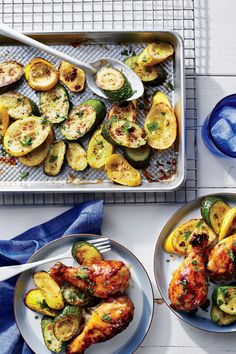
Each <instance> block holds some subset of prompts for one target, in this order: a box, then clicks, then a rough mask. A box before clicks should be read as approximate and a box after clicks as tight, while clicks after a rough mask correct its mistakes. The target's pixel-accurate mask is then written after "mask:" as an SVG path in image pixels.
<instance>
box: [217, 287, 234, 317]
mask: <svg viewBox="0 0 236 354" xmlns="http://www.w3.org/2000/svg"><path fill="white" fill-rule="evenodd" d="M212 299H213V302H214V304H216V305H217V306H218V307H219V308H220V310H222V311H223V312H225V313H228V314H229V315H236V286H232V285H230V286H226V285H225V286H218V287H217V288H216V289H215V290H214V293H213V296H212Z"/></svg>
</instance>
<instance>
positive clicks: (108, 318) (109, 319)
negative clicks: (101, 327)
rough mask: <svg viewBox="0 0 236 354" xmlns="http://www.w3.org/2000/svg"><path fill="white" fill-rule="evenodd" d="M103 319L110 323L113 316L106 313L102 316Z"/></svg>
mask: <svg viewBox="0 0 236 354" xmlns="http://www.w3.org/2000/svg"><path fill="white" fill-rule="evenodd" d="M102 319H103V321H108V322H110V321H111V320H112V318H111V316H109V315H108V314H106V313H105V314H104V315H103V316H102Z"/></svg>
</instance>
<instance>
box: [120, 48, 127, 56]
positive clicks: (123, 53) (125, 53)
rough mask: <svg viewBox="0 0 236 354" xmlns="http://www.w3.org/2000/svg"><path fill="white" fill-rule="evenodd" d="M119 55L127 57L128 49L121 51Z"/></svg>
mask: <svg viewBox="0 0 236 354" xmlns="http://www.w3.org/2000/svg"><path fill="white" fill-rule="evenodd" d="M120 54H121V55H126V56H128V55H129V51H128V49H124V50H122V51H121V52H120Z"/></svg>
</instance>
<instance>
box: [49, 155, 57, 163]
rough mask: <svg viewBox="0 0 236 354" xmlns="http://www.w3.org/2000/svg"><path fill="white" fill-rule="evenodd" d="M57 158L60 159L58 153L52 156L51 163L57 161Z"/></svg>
mask: <svg viewBox="0 0 236 354" xmlns="http://www.w3.org/2000/svg"><path fill="white" fill-rule="evenodd" d="M57 159H58V156H57V155H52V156H50V159H49V163H52V162H55V161H57Z"/></svg>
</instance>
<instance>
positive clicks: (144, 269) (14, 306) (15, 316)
mask: <svg viewBox="0 0 236 354" xmlns="http://www.w3.org/2000/svg"><path fill="white" fill-rule="evenodd" d="M73 237H91V238H93V237H94V238H100V237H107V238H108V239H109V241H111V242H113V243H115V244H117V245H118V246H119V247H121V248H123V250H124V251H125V252H126V253H128V254H130V255H131V256H132V257H133V258H135V260H136V261H137V262H138V263H139V265H140V266H141V268H142V269H143V271H144V274H145V275H146V278H147V280H148V283H149V285H150V290H151V294H152V301H151V302H150V301H149V305H150V309H151V316H150V318H149V322H148V326H147V327H146V330H145V333H144V334H143V335H142V339H141V340H140V342H139V343H137V345H136V348H134V349H133V352H132V353H134V352H135V351H136V350H137V349H138V348H139V347H140V345H141V344H142V343H143V341H144V340H145V338H146V336H147V334H148V332H149V330H150V327H151V324H152V320H153V316H154V290H153V286H152V282H151V279H150V277H149V275H148V272H147V270H146V268H145V267H144V265H143V264H142V262H141V261H140V260H139V259H138V258H137V256H136V255H135V254H134V253H133V252H131V251H130V250H129V249H128V248H127V247H125V246H123V245H122V244H121V243H119V242H117V241H114V240H113V239H112V238H109V237H108V236H105V235H98V234H89V233H78V234H69V235H65V236H59V237H58V238H56V239H55V240H52V241H50V242H48V243H47V244H45V245H44V246H42V247H40V248H39V249H38V250H37V251H36V252H35V253H34V254H33V255H32V256H31V257H30V258H29V259H28V261H27V263H31V262H33V261H34V258H35V257H36V256H37V254H38V253H39V252H40V251H41V250H43V249H45V248H47V247H48V246H49V245H51V244H52V243H54V242H59V243H60V240H61V239H62V240H64V239H67V238H68V239H69V238H73ZM22 274H23V273H22ZM22 274H20V276H19V277H18V279H17V281H16V284H15V288H14V298H13V311H14V318H15V322H16V325H17V328H18V331H19V333H20V335H21V336H22V338H23V340H24V341H25V343H26V344H27V346H28V347H29V348H30V349H31V350H32V351H33V352H34V350H33V349H32V348H31V347H30V345H29V344H28V343H27V341H26V339H25V338H24V337H23V335H22V333H21V330H20V324H19V322H18V319H17V315H16V307H17V302H16V289H17V288H18V286H19V282H20V280H21V276H22ZM149 300H150V299H149Z"/></svg>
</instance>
